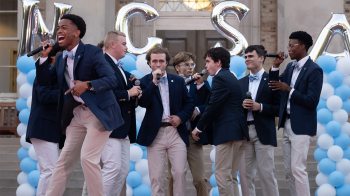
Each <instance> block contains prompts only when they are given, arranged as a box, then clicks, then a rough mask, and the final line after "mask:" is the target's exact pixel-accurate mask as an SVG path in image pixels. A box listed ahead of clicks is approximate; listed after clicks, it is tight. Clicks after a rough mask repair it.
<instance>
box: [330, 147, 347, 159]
mask: <svg viewBox="0 0 350 196" xmlns="http://www.w3.org/2000/svg"><path fill="white" fill-rule="evenodd" d="M327 155H328V157H329V158H330V159H332V160H333V161H340V160H341V159H342V158H343V155H344V152H343V149H342V148H341V147H339V146H336V145H334V146H331V147H330V148H329V149H328V151H327Z"/></svg>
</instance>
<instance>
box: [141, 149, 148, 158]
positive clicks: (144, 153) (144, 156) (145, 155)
mask: <svg viewBox="0 0 350 196" xmlns="http://www.w3.org/2000/svg"><path fill="white" fill-rule="evenodd" d="M142 151H143V154H142V158H143V159H147V150H142Z"/></svg>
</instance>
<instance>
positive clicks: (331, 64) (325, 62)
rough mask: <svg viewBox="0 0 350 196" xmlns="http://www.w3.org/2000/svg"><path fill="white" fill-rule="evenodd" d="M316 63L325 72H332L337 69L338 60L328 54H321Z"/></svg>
mask: <svg viewBox="0 0 350 196" xmlns="http://www.w3.org/2000/svg"><path fill="white" fill-rule="evenodd" d="M316 63H317V64H318V65H319V66H320V67H321V68H322V70H323V71H324V72H325V73H330V72H332V71H334V70H335V68H336V66H337V61H336V59H335V58H334V57H332V56H328V55H322V56H319V57H318V58H317V60H316Z"/></svg>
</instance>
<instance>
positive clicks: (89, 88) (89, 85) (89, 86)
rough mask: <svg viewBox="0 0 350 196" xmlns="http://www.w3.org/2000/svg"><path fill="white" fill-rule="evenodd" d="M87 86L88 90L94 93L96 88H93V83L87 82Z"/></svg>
mask: <svg viewBox="0 0 350 196" xmlns="http://www.w3.org/2000/svg"><path fill="white" fill-rule="evenodd" d="M87 85H88V90H90V91H93V90H94V87H93V86H92V83H91V81H87Z"/></svg>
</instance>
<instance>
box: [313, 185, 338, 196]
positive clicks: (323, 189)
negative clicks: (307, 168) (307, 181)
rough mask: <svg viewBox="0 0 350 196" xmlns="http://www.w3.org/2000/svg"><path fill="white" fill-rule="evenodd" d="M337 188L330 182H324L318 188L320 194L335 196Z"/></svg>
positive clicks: (320, 195)
mask: <svg viewBox="0 0 350 196" xmlns="http://www.w3.org/2000/svg"><path fill="white" fill-rule="evenodd" d="M335 194H336V191H335V188H334V187H333V186H332V185H330V184H322V185H321V186H320V188H318V190H317V195H318V196H335Z"/></svg>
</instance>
